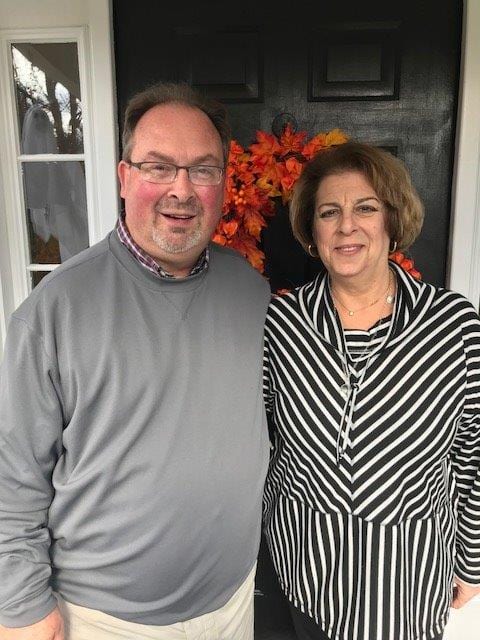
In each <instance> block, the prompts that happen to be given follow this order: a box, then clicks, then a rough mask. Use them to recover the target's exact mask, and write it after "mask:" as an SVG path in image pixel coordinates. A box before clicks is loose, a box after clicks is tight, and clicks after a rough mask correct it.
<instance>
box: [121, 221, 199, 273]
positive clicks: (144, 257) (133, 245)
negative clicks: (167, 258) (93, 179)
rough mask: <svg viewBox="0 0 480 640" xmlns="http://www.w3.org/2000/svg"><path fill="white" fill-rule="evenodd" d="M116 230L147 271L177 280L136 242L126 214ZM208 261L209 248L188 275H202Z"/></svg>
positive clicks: (123, 242) (122, 241)
mask: <svg viewBox="0 0 480 640" xmlns="http://www.w3.org/2000/svg"><path fill="white" fill-rule="evenodd" d="M116 229H117V234H118V238H119V240H120V242H121V243H122V244H123V245H125V247H127V249H128V250H129V251H130V253H131V254H132V256H133V257H134V258H135V260H137V261H138V262H139V263H140V264H141V265H142V266H143V267H145V269H148V270H149V271H150V272H151V273H153V274H155V275H156V276H157V277H159V278H164V279H167V280H172V279H174V278H175V276H174V275H172V274H171V273H169V272H168V271H166V270H165V269H163V268H162V267H161V266H160V265H159V264H158V262H157V261H156V260H155V259H154V258H153V257H152V256H151V255H150V254H148V253H147V252H146V251H144V250H143V249H142V247H141V246H140V245H139V244H138V243H137V242H135V240H134V239H133V237H132V234H131V233H130V231H129V230H128V227H127V224H126V222H125V213H122V214H121V215H120V217H119V218H118V220H117V226H116ZM208 261H209V252H208V247H207V248H206V249H204V250H203V251H202V253H201V254H200V256H199V258H198V260H197V262H196V263H195V265H194V266H193V268H192V270H191V271H190V273H189V274H188V275H189V276H194V275H196V274H197V273H201V272H202V271H204V270H205V269H206V268H207V267H208Z"/></svg>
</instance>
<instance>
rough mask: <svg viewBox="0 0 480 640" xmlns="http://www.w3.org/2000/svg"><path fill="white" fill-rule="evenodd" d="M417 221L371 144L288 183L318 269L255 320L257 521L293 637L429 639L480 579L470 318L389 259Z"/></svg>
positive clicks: (476, 366) (320, 161)
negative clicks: (260, 471) (269, 425)
mask: <svg viewBox="0 0 480 640" xmlns="http://www.w3.org/2000/svg"><path fill="white" fill-rule="evenodd" d="M422 220H423V210H422V205H421V203H420V201H419V198H418V196H417V194H416V192H415V190H414V188H413V186H412V184H411V180H410V178H409V176H408V173H407V171H406V169H405V167H404V166H403V164H402V163H401V162H400V161H399V160H397V159H395V158H394V157H393V156H391V155H390V154H388V153H386V152H385V151H382V150H380V149H377V148H375V147H370V146H368V145H364V144H359V143H354V142H350V143H347V144H344V145H341V146H339V147H336V148H334V149H332V150H329V151H323V152H321V153H320V154H319V155H317V156H316V157H315V158H314V159H313V160H312V161H310V163H309V164H307V165H306V167H305V168H304V171H303V173H302V175H301V177H300V179H299V181H298V183H297V185H296V189H295V193H294V198H293V201H292V206H291V223H292V227H293V232H294V234H295V236H296V238H297V240H299V242H300V243H301V244H302V245H303V247H304V248H305V249H306V250H308V251H309V253H310V254H311V255H315V256H318V257H319V258H320V259H321V261H322V262H323V264H324V265H325V268H326V273H325V275H320V276H318V277H317V278H316V279H315V280H314V281H313V282H310V283H309V284H307V285H305V286H303V287H300V288H299V289H296V290H295V291H293V292H291V293H289V294H287V295H285V296H281V297H276V298H274V300H273V301H272V303H271V305H270V308H269V312H268V316H267V323H266V345H265V394H266V399H267V406H268V408H269V411H270V412H271V417H272V420H273V425H274V444H273V454H272V458H271V463H270V469H269V475H268V479H267V484H266V492H265V524H266V533H267V539H268V542H269V546H270V551H271V554H272V558H273V562H274V565H275V568H276V571H277V573H278V577H279V580H280V584H281V586H282V588H283V590H284V592H285V593H286V595H287V597H288V599H289V601H290V603H291V609H292V615H293V618H294V623H295V628H296V631H297V636H298V638H300V639H307V638H308V639H319V638H331V639H333V638H335V639H337V640H360V639H361V640H374V639H375V640H377V639H378V640H380V639H381V640H387V639H388V640H433V639H435V640H437V639H439V638H441V637H442V634H443V629H444V627H445V624H446V622H447V618H448V613H449V607H450V606H451V604H452V596H453V606H454V607H459V606H461V605H462V604H463V603H464V602H466V601H467V600H469V599H470V598H471V597H473V595H475V594H477V593H480V587H479V586H478V585H479V584H480V471H479V464H480V319H479V317H478V315H477V313H476V312H475V310H474V309H473V307H472V305H471V304H470V303H469V302H467V301H466V300H465V299H464V298H463V297H462V296H460V295H458V294H455V293H452V292H450V291H447V290H445V289H438V288H436V287H433V286H431V285H429V284H425V283H422V282H419V281H417V280H415V279H413V278H412V277H410V276H409V275H408V274H407V273H405V272H404V271H403V270H402V269H401V268H400V267H398V266H397V265H396V264H394V263H391V262H389V261H388V255H389V253H390V252H391V251H393V250H395V249H396V248H398V249H399V250H400V249H403V250H404V249H407V248H408V247H409V246H410V245H411V244H412V243H413V241H414V240H415V238H416V237H417V235H418V233H419V232H420V229H421V225H422ZM454 581H455V583H456V585H457V586H456V589H455V593H453V588H452V585H453V583H454Z"/></svg>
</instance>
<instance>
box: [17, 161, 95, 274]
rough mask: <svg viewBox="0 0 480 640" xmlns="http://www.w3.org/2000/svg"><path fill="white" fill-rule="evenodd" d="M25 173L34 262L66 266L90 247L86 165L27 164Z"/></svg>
mask: <svg viewBox="0 0 480 640" xmlns="http://www.w3.org/2000/svg"><path fill="white" fill-rule="evenodd" d="M22 169H23V188H24V191H25V204H26V207H27V226H28V230H29V239H30V259H31V262H32V263H36V264H49V263H50V264H56V263H59V262H65V260H67V259H68V258H71V257H72V256H74V255H75V254H76V253H78V252H79V251H82V250H83V249H86V248H87V247H88V218H87V200H86V192H85V169H84V163H83V162H68V161H66V162H24V163H23V165H22Z"/></svg>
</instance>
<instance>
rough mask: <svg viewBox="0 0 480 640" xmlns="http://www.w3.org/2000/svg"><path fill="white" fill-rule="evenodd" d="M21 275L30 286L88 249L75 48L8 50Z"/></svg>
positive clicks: (41, 45)
mask: <svg viewBox="0 0 480 640" xmlns="http://www.w3.org/2000/svg"><path fill="white" fill-rule="evenodd" d="M10 52H11V63H12V72H13V83H14V95H15V106H16V115H17V135H18V140H17V147H18V150H19V155H18V157H17V162H18V166H19V169H20V174H21V175H20V179H21V187H22V192H23V204H24V207H23V208H24V211H23V213H24V220H23V223H24V225H25V228H26V237H27V240H28V247H27V258H28V261H27V267H26V268H27V271H28V272H29V275H30V286H35V285H36V284H38V282H39V281H40V280H41V278H42V277H43V276H44V275H45V274H46V273H48V272H49V271H50V270H52V269H53V268H54V266H55V265H57V264H59V263H61V262H64V261H65V260H66V259H68V258H71V257H72V256H74V255H75V254H76V253H78V252H79V251H81V250H82V249H86V248H87V247H88V245H89V236H88V215H87V198H86V181H85V156H84V143H83V123H82V120H83V113H82V95H81V94H82V92H81V87H80V77H79V64H78V48H77V43H76V42H38V43H36V42H15V43H12V44H11V49H10Z"/></svg>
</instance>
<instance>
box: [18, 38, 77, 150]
mask: <svg viewBox="0 0 480 640" xmlns="http://www.w3.org/2000/svg"><path fill="white" fill-rule="evenodd" d="M12 63H13V77H14V82H15V93H16V101H17V113H18V119H19V130H20V135H21V150H22V153H24V154H36V153H83V129H82V103H81V96H80V78H79V73H78V53H77V45H76V43H75V42H55V43H15V44H14V45H12Z"/></svg>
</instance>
